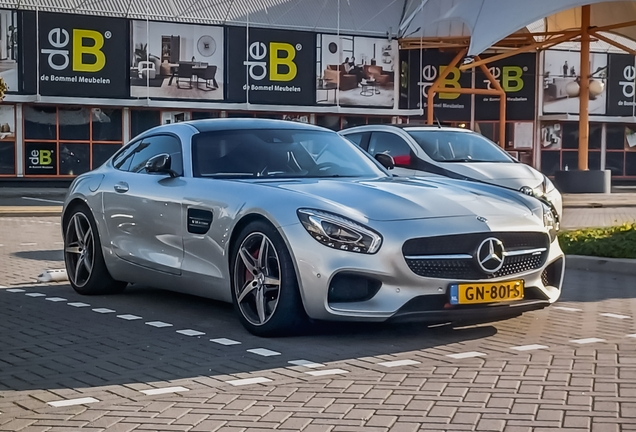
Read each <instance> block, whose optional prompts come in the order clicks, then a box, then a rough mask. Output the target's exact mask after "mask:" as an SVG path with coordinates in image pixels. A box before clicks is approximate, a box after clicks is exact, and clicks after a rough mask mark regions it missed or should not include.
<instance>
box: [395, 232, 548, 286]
mask: <svg viewBox="0 0 636 432" xmlns="http://www.w3.org/2000/svg"><path fill="white" fill-rule="evenodd" d="M489 237H495V238H498V239H499V240H501V242H502V243H503V245H504V248H505V250H506V252H518V251H523V250H529V251H532V250H536V249H545V251H544V252H540V253H539V252H530V253H527V254H523V255H512V256H506V257H504V262H503V266H502V267H501V269H499V270H498V271H497V272H495V273H487V272H485V271H483V270H482V269H481V268H480V267H479V265H478V264H477V261H476V259H475V258H474V256H475V255H476V252H477V248H478V247H479V245H480V244H481V242H482V241H484V240H485V239H487V238H489ZM548 247H549V239H548V236H547V235H545V234H543V233H476V234H462V235H453V236H438V237H428V238H418V239H411V240H408V241H407V242H406V243H405V244H404V246H403V248H402V252H403V254H404V256H405V260H406V263H407V265H408V266H409V268H410V269H411V271H413V273H415V274H417V275H419V276H423V277H430V278H438V279H452V280H471V279H473V280H474V279H492V278H499V277H505V276H509V275H514V274H518V273H523V272H527V271H531V270H536V269H538V268H541V266H543V264H544V263H545V260H546V258H547V255H548ZM427 255H428V256H440V255H447V256H448V255H450V256H449V257H448V258H443V259H442V258H440V259H437V258H434V259H426V258H423V257H422V256H427ZM452 255H462V256H463V257H457V258H453V257H452ZM410 256H413V257H415V256H418V257H422V258H407V257H410Z"/></svg>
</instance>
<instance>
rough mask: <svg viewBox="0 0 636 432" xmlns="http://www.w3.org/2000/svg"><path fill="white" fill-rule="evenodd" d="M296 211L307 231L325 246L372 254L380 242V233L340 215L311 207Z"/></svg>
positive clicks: (378, 247) (377, 248)
mask: <svg viewBox="0 0 636 432" xmlns="http://www.w3.org/2000/svg"><path fill="white" fill-rule="evenodd" d="M297 213H298V218H299V219H300V222H301V223H302V224H303V226H304V227H305V229H306V230H307V232H308V233H309V234H310V235H311V236H312V237H313V238H314V239H316V240H317V241H318V242H320V243H322V244H323V245H325V246H327V247H330V248H333V249H338V250H343V251H349V252H358V253H367V254H374V253H376V252H377V251H378V250H379V249H380V245H381V244H382V237H381V236H380V234H378V233H376V232H374V231H373V230H371V229H370V228H367V227H365V226H362V225H360V224H358V223H356V222H354V221H352V220H350V219H346V218H344V217H342V216H338V215H336V214H333V213H327V212H323V211H320V210H312V209H299V210H298V212H297Z"/></svg>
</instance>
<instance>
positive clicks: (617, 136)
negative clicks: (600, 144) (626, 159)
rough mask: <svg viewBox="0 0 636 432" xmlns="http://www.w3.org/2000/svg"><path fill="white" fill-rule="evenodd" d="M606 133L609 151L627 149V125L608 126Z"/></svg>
mask: <svg viewBox="0 0 636 432" xmlns="http://www.w3.org/2000/svg"><path fill="white" fill-rule="evenodd" d="M606 127H607V132H606V138H605V139H606V143H607V144H606V145H607V149H608V150H624V149H625V125H623V124H608V125H607V126H606Z"/></svg>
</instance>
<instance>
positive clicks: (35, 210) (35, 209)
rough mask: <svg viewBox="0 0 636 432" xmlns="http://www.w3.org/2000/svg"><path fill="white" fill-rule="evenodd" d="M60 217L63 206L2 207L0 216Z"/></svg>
mask: <svg viewBox="0 0 636 432" xmlns="http://www.w3.org/2000/svg"><path fill="white" fill-rule="evenodd" d="M28 216H35V217H38V216H39V217H59V216H62V207H61V206H59V207H58V206H55V207H54V206H15V207H0V217H28Z"/></svg>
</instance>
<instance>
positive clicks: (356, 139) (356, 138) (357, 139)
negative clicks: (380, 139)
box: [344, 133, 364, 146]
mask: <svg viewBox="0 0 636 432" xmlns="http://www.w3.org/2000/svg"><path fill="white" fill-rule="evenodd" d="M363 136H364V134H363V133H352V134H347V135H344V137H345V138H346V139H348V140H349V141H351V142H352V143H354V144H355V145H357V146H360V145H361V143H362V137H363Z"/></svg>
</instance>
